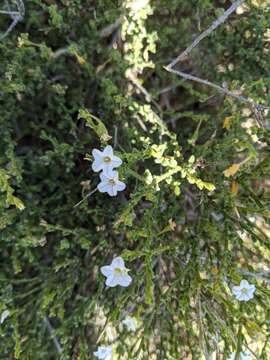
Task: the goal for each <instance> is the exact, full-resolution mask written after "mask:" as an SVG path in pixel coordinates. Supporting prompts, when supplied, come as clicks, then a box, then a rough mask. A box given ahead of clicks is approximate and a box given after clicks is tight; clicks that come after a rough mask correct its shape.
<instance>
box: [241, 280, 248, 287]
mask: <svg viewBox="0 0 270 360" xmlns="http://www.w3.org/2000/svg"><path fill="white" fill-rule="evenodd" d="M240 287H249V282H248V281H247V280H241V281H240Z"/></svg>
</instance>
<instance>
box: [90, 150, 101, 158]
mask: <svg viewBox="0 0 270 360" xmlns="http://www.w3.org/2000/svg"><path fill="white" fill-rule="evenodd" d="M92 155H93V156H94V158H95V160H99V159H100V160H101V158H102V152H101V151H99V150H98V149H93V151H92Z"/></svg>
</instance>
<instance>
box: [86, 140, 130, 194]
mask: <svg viewBox="0 0 270 360" xmlns="http://www.w3.org/2000/svg"><path fill="white" fill-rule="evenodd" d="M92 155H93V157H94V161H93V164H92V169H93V171H95V172H99V171H102V172H101V174H100V180H101V182H100V183H99V184H98V187H97V188H98V190H99V191H100V192H102V193H104V192H106V193H108V194H109V195H110V196H116V195H117V192H118V191H123V190H125V188H126V185H125V184H124V183H123V182H122V181H119V178H118V172H117V171H115V170H113V169H114V168H118V167H119V166H120V165H121V164H122V160H121V159H120V158H119V157H117V156H115V155H114V154H113V148H112V147H111V146H110V145H108V146H106V147H105V149H104V150H103V151H100V150H98V149H94V150H93V151H92Z"/></svg>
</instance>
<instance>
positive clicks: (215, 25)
mask: <svg viewBox="0 0 270 360" xmlns="http://www.w3.org/2000/svg"><path fill="white" fill-rule="evenodd" d="M244 2H245V0H237V1H235V2H234V3H233V4H232V5H231V6H230V7H229V9H227V10H226V11H225V12H224V14H223V15H221V16H220V17H219V18H218V19H216V20H215V21H214V22H213V23H212V25H211V26H210V27H209V28H208V29H207V30H205V31H204V32H202V33H201V34H200V35H199V36H198V37H197V38H196V39H195V40H194V41H193V42H192V44H191V45H189V46H188V47H187V48H186V49H185V50H184V51H183V52H182V53H181V54H180V55H179V56H177V57H176V58H175V59H174V60H173V61H172V62H171V63H170V64H169V65H167V66H165V70H167V71H169V72H171V73H174V74H176V75H178V76H180V77H182V78H184V79H186V80H191V81H196V82H199V83H201V84H204V85H207V86H210V87H212V88H214V89H216V90H218V91H219V92H221V93H223V94H226V95H227V96H231V97H233V98H235V99H237V100H239V101H241V102H245V103H248V104H250V105H251V106H252V107H253V108H254V109H256V110H259V111H261V110H265V109H269V107H268V106H265V105H261V104H257V103H256V102H255V101H253V100H252V99H250V98H248V97H245V96H242V95H238V94H237V93H236V92H233V91H229V90H228V89H226V88H224V87H222V86H219V85H217V84H214V83H212V82H210V81H208V80H204V79H201V78H198V77H196V76H193V75H189V74H186V73H184V72H182V71H179V70H174V69H173V67H174V66H175V65H176V64H177V63H178V62H180V61H183V60H184V59H185V58H186V57H187V56H188V55H189V53H190V52H191V51H192V50H193V49H194V48H195V47H196V46H197V45H198V44H199V43H200V42H201V41H202V40H203V39H205V38H206V37H207V36H209V35H210V34H211V33H212V32H213V31H214V30H215V29H216V28H218V27H219V26H220V25H221V24H223V23H224V22H225V21H226V19H227V18H228V17H229V16H230V15H231V14H232V13H233V12H234V11H235V10H236V9H237V7H238V6H240V5H241V4H243V3H244Z"/></svg>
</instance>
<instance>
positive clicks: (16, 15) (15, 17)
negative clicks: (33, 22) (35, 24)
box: [0, 0, 25, 41]
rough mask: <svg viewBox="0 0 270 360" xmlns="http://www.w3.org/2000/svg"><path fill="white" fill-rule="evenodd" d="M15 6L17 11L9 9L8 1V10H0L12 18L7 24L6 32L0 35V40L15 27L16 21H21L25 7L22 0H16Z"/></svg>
mask: <svg viewBox="0 0 270 360" xmlns="http://www.w3.org/2000/svg"><path fill="white" fill-rule="evenodd" d="M17 8H18V12H15V11H10V7H9V3H8V11H4V10H3V11H1V12H0V13H1V14H4V15H9V16H10V17H11V19H13V21H12V23H11V24H10V25H9V27H8V29H7V30H6V32H5V33H4V34H3V35H1V36H0V41H1V40H3V39H4V38H5V37H7V36H8V34H9V33H10V32H11V31H12V30H13V29H14V28H15V26H16V25H17V24H18V22H20V21H22V20H23V18H24V15H25V7H24V2H23V1H22V0H17Z"/></svg>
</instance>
